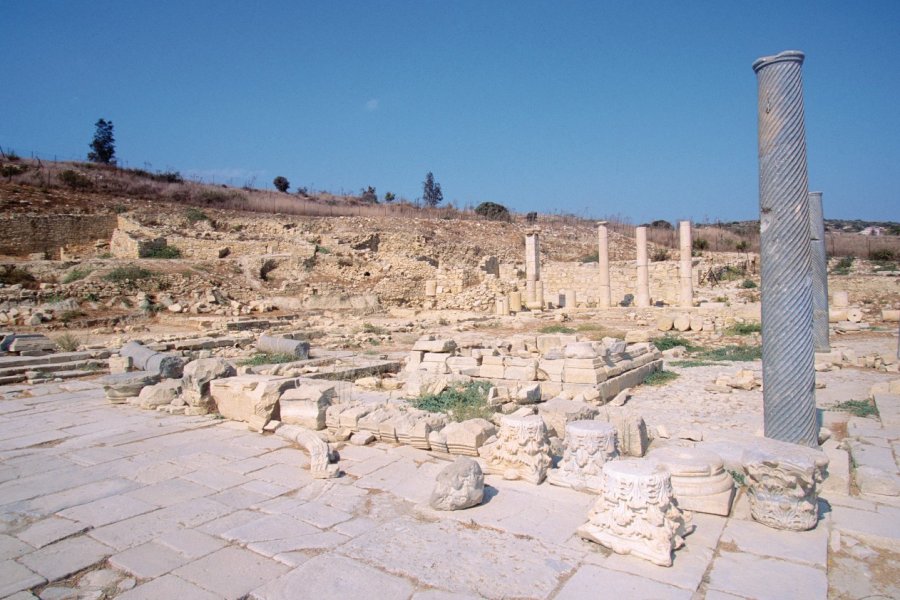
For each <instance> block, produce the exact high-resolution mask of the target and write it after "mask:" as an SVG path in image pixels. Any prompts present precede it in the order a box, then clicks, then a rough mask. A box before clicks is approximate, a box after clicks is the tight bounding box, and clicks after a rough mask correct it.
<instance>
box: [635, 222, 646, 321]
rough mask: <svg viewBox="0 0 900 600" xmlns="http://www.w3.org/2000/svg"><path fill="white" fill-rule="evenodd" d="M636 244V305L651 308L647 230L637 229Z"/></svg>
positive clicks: (644, 228) (643, 228)
mask: <svg viewBox="0 0 900 600" xmlns="http://www.w3.org/2000/svg"><path fill="white" fill-rule="evenodd" d="M634 243H635V245H636V246H637V293H635V296H634V305H635V306H637V307H638V308H646V307H648V306H650V274H649V271H648V269H649V265H648V260H647V228H646V227H636V228H635V230H634Z"/></svg>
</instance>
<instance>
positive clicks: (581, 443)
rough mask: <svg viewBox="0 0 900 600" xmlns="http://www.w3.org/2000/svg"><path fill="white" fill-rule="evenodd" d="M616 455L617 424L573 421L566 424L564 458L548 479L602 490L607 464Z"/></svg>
mask: <svg viewBox="0 0 900 600" xmlns="http://www.w3.org/2000/svg"><path fill="white" fill-rule="evenodd" d="M616 456H618V452H617V451H616V428H615V427H614V426H613V425H611V424H609V423H604V422H602V421H571V422H569V423H568V424H566V440H565V450H564V451H563V456H562V460H561V461H560V462H559V467H558V468H556V469H551V470H550V473H549V474H548V475H547V481H549V482H550V483H552V484H553V485H559V486H562V487H570V488H573V489H576V490H586V491H590V492H594V493H600V490H601V487H602V484H603V480H602V475H603V465H604V463H606V462H607V461H610V460H612V459H614V458H615V457H616Z"/></svg>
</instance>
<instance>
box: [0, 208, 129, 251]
mask: <svg viewBox="0 0 900 600" xmlns="http://www.w3.org/2000/svg"><path fill="white" fill-rule="evenodd" d="M0 228H2V230H3V237H2V239H0V254H2V255H7V256H26V255H28V254H32V253H37V252H45V253H46V254H47V256H48V257H49V258H51V259H58V258H59V257H60V249H61V248H62V247H63V246H82V245H89V244H93V243H94V242H96V241H97V240H105V241H109V239H110V237H112V232H113V230H115V228H116V215H112V214H110V215H10V216H4V217H0Z"/></svg>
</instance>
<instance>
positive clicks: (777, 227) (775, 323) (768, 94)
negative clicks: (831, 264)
mask: <svg viewBox="0 0 900 600" xmlns="http://www.w3.org/2000/svg"><path fill="white" fill-rule="evenodd" d="M803 58H804V56H803V53H802V52H796V51H789V52H782V53H781V54H778V55H776V56H765V57H763V58H760V59H757V60H756V62H754V63H753V70H754V71H755V72H756V76H757V82H758V89H759V212H760V223H759V231H760V257H761V263H762V264H761V274H762V286H761V293H762V342H763V348H762V361H763V364H762V368H763V412H764V417H765V434H766V437H770V438H775V439H778V440H782V441H785V442H792V443H795V444H802V445H805V446H812V447H816V446H818V425H817V422H816V397H815V371H814V363H813V360H814V356H813V335H812V316H813V308H812V281H811V279H812V278H811V270H810V235H809V233H810V218H809V197H808V187H807V186H808V181H807V172H806V131H805V127H804V123H803V79H802V76H801V66H802V65H803Z"/></svg>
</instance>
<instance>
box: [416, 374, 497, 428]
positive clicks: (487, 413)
mask: <svg viewBox="0 0 900 600" xmlns="http://www.w3.org/2000/svg"><path fill="white" fill-rule="evenodd" d="M490 389H491V384H490V383H488V382H486V381H471V382H469V383H466V384H454V385H451V386H450V387H448V388H447V389H445V390H444V391H443V392H441V393H440V394H424V395H422V396H419V397H418V398H414V399H412V400H410V401H409V403H410V404H411V405H412V406H413V407H414V408H418V409H419V410H427V411H428V412H442V413H446V414H447V416H449V417H450V418H451V419H452V420H454V421H458V422H459V421H466V420H468V419H476V418H481V419H489V418H490V417H491V415H492V414H493V412H494V411H493V410H492V409H491V407H490V406H488V403H487V394H488V390H490Z"/></svg>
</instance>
